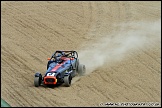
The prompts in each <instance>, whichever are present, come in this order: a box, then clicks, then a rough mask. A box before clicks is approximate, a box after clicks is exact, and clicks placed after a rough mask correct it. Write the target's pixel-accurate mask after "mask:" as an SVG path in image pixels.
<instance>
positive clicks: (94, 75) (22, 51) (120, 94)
mask: <svg viewBox="0 0 162 108" xmlns="http://www.w3.org/2000/svg"><path fill="white" fill-rule="evenodd" d="M159 20H160V23H161V2H160V1H159V2H150V1H149V2H118V1H116V2H115V1H103V2H98V1H95V2H90V1H87V2H84V1H80V2H74V1H66V2H65V1H55V2H54V1H53V2H52V1H50V2H34V1H32V2H7V1H3V2H1V31H2V32H1V97H2V98H3V99H4V100H6V101H7V102H8V103H9V104H10V105H11V106H18V107H24V106H27V107H31V106H35V107H38V106H44V107H45V106H46V107H49V106H54V107H57V106H99V104H100V103H106V102H158V103H159V104H161V40H160V38H161V36H160V38H156V39H152V38H153V37H158V36H159V34H160V35H161V31H160V33H159V31H158V32H154V31H153V32H152V29H148V33H149V32H150V33H151V34H149V36H150V38H148V37H147V36H148V35H147V33H146V36H145V38H146V40H147V41H144V42H145V46H146V47H145V48H143V47H137V48H136V50H133V51H129V50H130V49H129V50H127V51H125V52H124V53H125V54H124V55H126V56H124V59H121V60H117V61H114V60H113V59H114V58H116V57H118V55H115V56H113V54H112V56H111V57H112V58H111V59H109V60H110V63H107V62H104V64H102V65H100V66H98V67H97V68H95V69H93V70H90V69H89V65H88V64H87V65H86V66H87V67H86V68H87V73H88V74H87V75H85V76H82V77H81V78H80V79H79V80H76V79H74V80H72V81H73V84H72V86H71V87H64V86H60V87H55V88H46V87H38V88H36V87H34V74H35V73H36V72H37V71H39V72H41V73H42V74H44V72H45V71H46V64H47V58H48V57H50V56H51V55H52V53H53V52H54V51H55V50H76V51H78V52H81V51H82V49H85V48H87V47H89V46H90V45H92V44H93V43H96V42H98V40H100V39H104V38H105V34H106V36H107V37H106V39H108V38H109V39H111V38H113V36H112V33H113V32H116V34H118V35H119V34H121V35H122V33H123V32H127V31H129V30H134V29H138V28H139V27H136V28H134V26H133V25H134V24H131V25H129V26H128V27H127V29H124V30H123V32H122V33H121V32H118V31H119V30H121V28H120V27H119V26H116V27H114V25H118V24H123V23H128V24H129V23H131V22H149V23H152V24H150V25H153V22H156V21H159ZM160 23H157V24H160ZM146 24H148V23H146ZM150 25H149V26H150ZM140 26H142V25H140ZM147 27H148V26H147ZM147 27H146V28H147ZM150 27H151V26H150ZM159 27H160V28H159ZM154 28H155V29H157V28H158V29H160V30H161V25H160V26H156V27H154ZM123 38H124V39H125V37H124V36H123ZM129 45H131V44H129ZM129 45H127V46H129ZM132 45H133V43H132ZM96 47H97V46H94V47H93V48H92V49H97V48H96ZM105 47H110V48H114V49H115V46H114V44H111V45H110V46H105ZM89 50H91V48H89V49H88V51H89ZM79 54H80V53H79ZM101 54H102V53H101ZM117 54H118V53H117ZM104 56H106V55H104ZM107 56H108V55H107ZM84 57H85V58H86V59H88V56H87V57H86V55H84ZM84 57H82V58H84ZM82 61H83V62H84V60H82ZM89 61H90V60H89ZM97 63H98V62H97V61H96V62H93V64H92V65H91V66H92V67H93V65H95V64H97ZM97 65H98V64H97ZM88 71H89V72H88Z"/></svg>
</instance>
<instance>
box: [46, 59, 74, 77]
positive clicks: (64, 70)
mask: <svg viewBox="0 0 162 108" xmlns="http://www.w3.org/2000/svg"><path fill="white" fill-rule="evenodd" d="M49 62H51V63H50V64H49V67H48V69H47V71H46V73H45V76H46V74H47V73H49V72H53V71H52V69H53V68H55V67H56V66H57V65H58V63H57V62H55V61H49ZM75 63H76V59H74V60H67V61H65V62H64V63H63V64H62V65H61V66H60V67H58V68H57V70H55V71H54V72H55V73H56V74H55V76H57V75H58V74H59V73H60V74H61V77H64V75H67V74H69V73H71V72H73V71H71V70H69V69H70V68H71V66H75ZM72 76H73V73H72Z"/></svg>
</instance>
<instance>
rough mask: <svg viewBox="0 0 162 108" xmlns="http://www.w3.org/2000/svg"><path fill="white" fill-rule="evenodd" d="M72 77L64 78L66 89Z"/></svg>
mask: <svg viewBox="0 0 162 108" xmlns="http://www.w3.org/2000/svg"><path fill="white" fill-rule="evenodd" d="M71 80H72V77H71V76H70V75H68V76H65V77H64V83H65V86H66V87H70V85H71Z"/></svg>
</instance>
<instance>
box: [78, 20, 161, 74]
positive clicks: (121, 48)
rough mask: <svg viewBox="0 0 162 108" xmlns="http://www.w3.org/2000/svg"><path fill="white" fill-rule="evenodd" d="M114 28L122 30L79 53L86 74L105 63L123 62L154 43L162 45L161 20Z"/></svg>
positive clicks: (105, 36)
mask: <svg viewBox="0 0 162 108" xmlns="http://www.w3.org/2000/svg"><path fill="white" fill-rule="evenodd" d="M114 26H115V27H117V26H118V28H120V29H119V30H118V31H115V32H113V33H111V34H107V35H104V36H102V38H101V39H99V40H97V42H95V43H89V44H88V45H86V48H84V49H82V50H80V51H78V52H79V59H80V63H81V64H84V65H85V66H86V74H89V73H91V72H93V71H94V70H96V69H97V68H99V67H101V66H103V65H104V64H105V63H106V64H107V63H111V62H117V61H118V62H119V61H121V60H123V59H124V58H125V57H126V56H127V55H128V53H129V52H131V51H135V50H136V49H141V48H145V49H146V48H147V45H148V44H152V42H160V43H161V20H158V21H153V22H147V21H146V22H131V23H121V24H119V25H114ZM155 35H156V37H155Z"/></svg>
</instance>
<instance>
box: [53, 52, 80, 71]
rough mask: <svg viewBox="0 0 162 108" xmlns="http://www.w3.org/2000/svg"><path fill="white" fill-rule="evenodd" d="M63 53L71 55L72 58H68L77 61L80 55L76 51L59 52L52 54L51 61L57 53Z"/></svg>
mask: <svg viewBox="0 0 162 108" xmlns="http://www.w3.org/2000/svg"><path fill="white" fill-rule="evenodd" d="M63 52H65V53H68V54H67V55H69V54H71V56H70V57H68V58H74V59H77V58H78V53H77V52H76V51H73V50H71V51H67V50H65V51H64V50H57V51H55V53H53V54H52V56H51V59H52V58H54V57H55V56H56V53H60V54H62V53H63ZM70 64H71V66H72V63H71V59H70ZM72 68H73V66H72Z"/></svg>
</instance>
